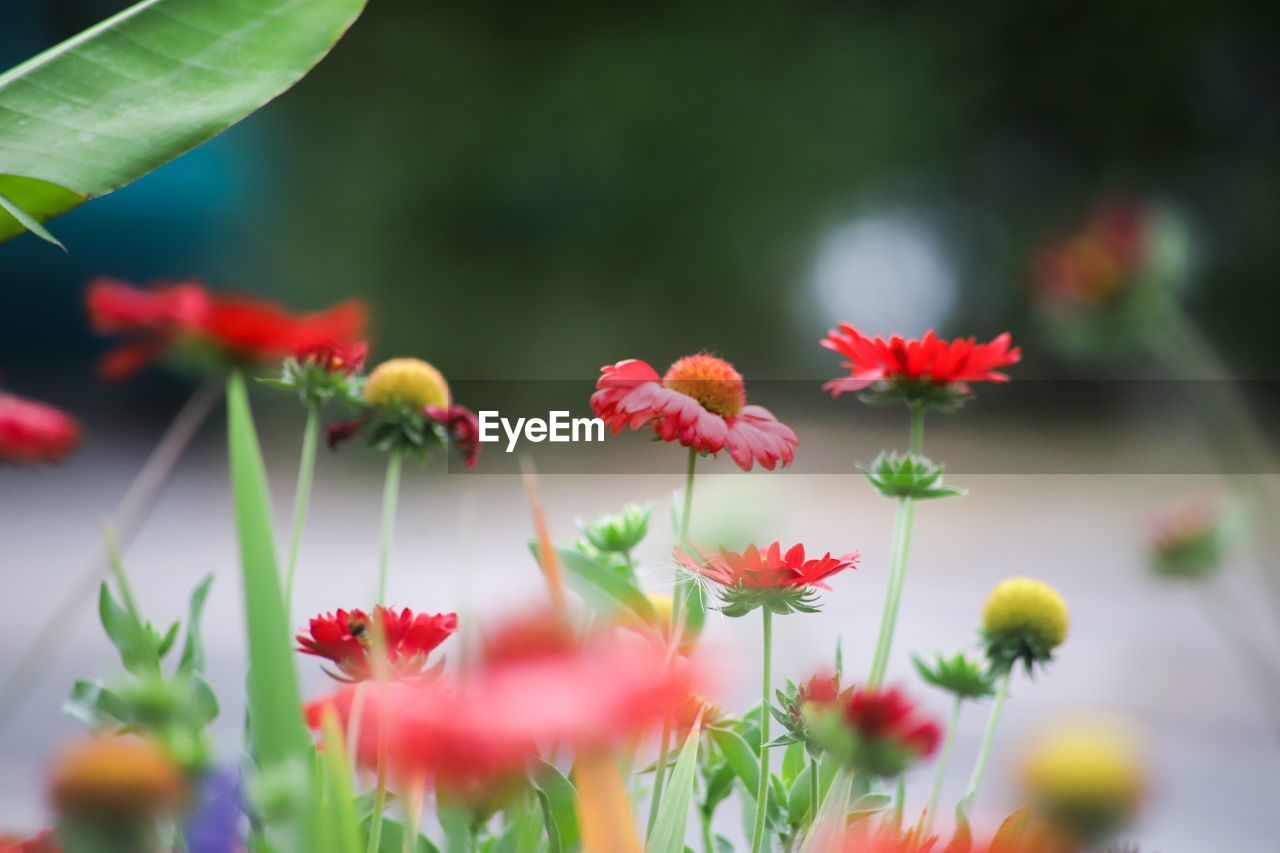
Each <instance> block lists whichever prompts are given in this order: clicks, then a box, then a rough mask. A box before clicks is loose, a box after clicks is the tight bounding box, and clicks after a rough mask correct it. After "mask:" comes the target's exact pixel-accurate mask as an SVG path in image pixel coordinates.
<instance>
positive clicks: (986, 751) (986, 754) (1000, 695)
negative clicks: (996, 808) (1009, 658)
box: [957, 666, 1013, 817]
mask: <svg viewBox="0 0 1280 853" xmlns="http://www.w3.org/2000/svg"><path fill="white" fill-rule="evenodd" d="M1012 680H1013V667H1012V666H1011V667H1009V671H1008V672H1006V673H1005V674H1004V677H1003V678H1001V679H1000V684H999V686H998V687H997V688H996V700H995V702H993V703H992V705H991V714H990V715H989V716H988V717H987V731H986V733H985V734H984V735H983V736H982V748H981V749H979V750H978V760H977V762H975V763H974V765H973V775H971V776H970V777H969V788H968V790H966V791H965V794H964V797H963V798H962V799H961V800H960V805H959V806H958V807H957V810H958V811H959V812H960V813H961V814H963V815H965V816H966V817H968V815H969V809H970V808H971V807H972V806H973V799H974V797H976V796H977V795H978V786H980V785H981V784H982V774H983V773H984V772H985V771H986V769H987V759H988V758H990V757H991V744H992V743H994V742H995V739H996V727H997V726H999V725H1000V712H1001V711H1003V710H1004V702H1005V700H1006V699H1008V698H1009V682H1010V681H1012Z"/></svg>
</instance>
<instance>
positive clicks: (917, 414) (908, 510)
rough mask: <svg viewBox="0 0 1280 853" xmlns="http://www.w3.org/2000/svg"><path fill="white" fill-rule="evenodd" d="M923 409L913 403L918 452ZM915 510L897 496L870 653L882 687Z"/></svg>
mask: <svg viewBox="0 0 1280 853" xmlns="http://www.w3.org/2000/svg"><path fill="white" fill-rule="evenodd" d="M924 411H925V408H924V406H911V452H912V453H913V454H917V455H918V454H919V453H920V452H921V451H922V450H923V448H924ZM915 510H916V507H915V501H914V500H913V499H912V498H899V499H898V511H897V513H896V514H895V515H894V518H893V543H892V545H891V546H890V549H889V583H888V585H887V586H886V587H885V592H884V612H883V614H882V615H881V617H880V634H879V636H878V637H877V638H876V649H875V653H874V654H873V655H872V656H871V674H870V675H869V676H868V677H867V686H868V687H872V688H875V687H879V686H880V684H881V682H883V681H884V674H885V671H886V670H887V669H888V668H889V652H890V650H891V649H892V647H893V634H894V631H895V630H896V629H897V625H898V608H899V607H900V606H901V604H902V591H903V589H904V588H905V587H906V575H907V555H908V554H909V553H910V551H911V527H912V524H913V523H914V521H915Z"/></svg>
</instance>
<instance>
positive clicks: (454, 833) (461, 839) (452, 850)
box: [384, 800, 472, 853]
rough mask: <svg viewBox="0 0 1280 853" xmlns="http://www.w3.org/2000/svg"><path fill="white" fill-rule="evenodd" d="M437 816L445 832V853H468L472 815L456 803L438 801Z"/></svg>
mask: <svg viewBox="0 0 1280 853" xmlns="http://www.w3.org/2000/svg"><path fill="white" fill-rule="evenodd" d="M436 816H437V817H438V818H439V819H440V828H441V829H442V830H444V841H445V853H468V851H470V849H471V820H472V818H471V813H470V812H469V811H468V810H467V809H466V808H464V807H463V806H460V805H457V804H456V803H450V802H441V801H439V800H437V802H436ZM384 826H385V824H384Z"/></svg>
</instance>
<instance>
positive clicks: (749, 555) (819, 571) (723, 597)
mask: <svg viewBox="0 0 1280 853" xmlns="http://www.w3.org/2000/svg"><path fill="white" fill-rule="evenodd" d="M695 550H698V549H696V548H695ZM698 555H699V556H698V558H694V557H691V556H690V555H688V554H686V553H685V552H684V551H682V550H681V549H679V548H676V550H675V561H676V563H677V564H678V565H680V566H681V567H683V568H684V569H685V570H686V571H688V572H689V573H690V574H692V575H694V576H697V577H701V578H705V579H706V580H709V581H711V582H712V583H714V584H716V585H717V586H718V587H719V589H718V590H717V592H718V595H719V597H720V601H721V603H722V607H721V608H720V612H721V613H723V614H724V615H726V616H745V615H747V614H748V613H750V612H751V611H753V610H756V609H758V608H764V609H765V610H766V611H769V612H771V613H777V614H778V615H785V614H787V613H793V612H795V613H816V612H817V611H818V607H817V604H816V599H817V590H820V589H830V587H829V586H827V584H826V579H827V578H830V577H831V576H833V575H835V574H838V573H839V572H842V571H844V570H845V569H853V568H856V567H857V562H858V552H857V551H852V552H850V553H848V554H843V555H841V556H839V557H835V556H832V555H831V552H829V551H828V552H827V553H825V554H823V555H822V556H821V557H814V558H806V556H805V549H804V545H800V544H797V545H793V546H792V547H790V548H788V549H787V550H786V552H785V553H784V552H783V550H782V543H780V542H774V543H772V544H770V545H768V546H766V547H765V548H764V549H760V548H757V547H756V546H755V545H748V546H747V548H746V550H744V551H742V552H741V553H738V552H736V551H730V550H728V549H725V548H722V549H720V551H719V552H717V553H713V554H706V553H703V552H702V551H700V550H698Z"/></svg>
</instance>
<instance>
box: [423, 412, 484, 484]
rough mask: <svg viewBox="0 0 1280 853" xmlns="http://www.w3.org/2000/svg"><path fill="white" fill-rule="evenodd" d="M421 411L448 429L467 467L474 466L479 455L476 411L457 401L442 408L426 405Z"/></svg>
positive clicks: (478, 430) (478, 431)
mask: <svg viewBox="0 0 1280 853" xmlns="http://www.w3.org/2000/svg"><path fill="white" fill-rule="evenodd" d="M422 412H423V414H425V415H426V416H427V417H429V418H431V420H433V421H435V422H436V423H438V424H440V425H441V426H443V427H444V428H445V430H446V431H448V433H449V437H450V438H452V439H453V443H454V444H455V445H457V447H458V450H459V451H460V452H461V453H462V460H463V461H464V462H466V463H467V467H468V468H474V467H476V460H477V459H478V458H479V456H480V422H479V420H478V419H477V418H476V413H475V412H473V411H471V410H470V409H468V408H467V407H466V406H460V405H458V404H457V403H453V404H452V405H449V406H446V407H444V408H441V407H439V406H427V407H426V408H425V409H423V410H422Z"/></svg>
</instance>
